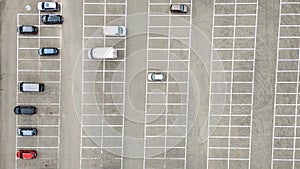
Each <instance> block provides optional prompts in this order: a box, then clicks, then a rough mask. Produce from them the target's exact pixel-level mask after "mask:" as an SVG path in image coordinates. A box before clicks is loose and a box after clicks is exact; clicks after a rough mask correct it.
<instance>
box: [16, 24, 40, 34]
mask: <svg viewBox="0 0 300 169" xmlns="http://www.w3.org/2000/svg"><path fill="white" fill-rule="evenodd" d="M17 32H19V34H37V33H38V28H37V27H35V26H32V25H21V26H18V28H17Z"/></svg>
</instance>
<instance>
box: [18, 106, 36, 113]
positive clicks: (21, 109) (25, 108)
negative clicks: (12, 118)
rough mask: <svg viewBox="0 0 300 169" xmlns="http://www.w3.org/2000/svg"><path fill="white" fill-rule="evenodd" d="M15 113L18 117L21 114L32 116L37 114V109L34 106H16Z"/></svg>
mask: <svg viewBox="0 0 300 169" xmlns="http://www.w3.org/2000/svg"><path fill="white" fill-rule="evenodd" d="M14 112H15V114H16V115H19V114H25V115H32V114H35V113H36V112H37V108H36V107H34V106H16V107H15V108H14Z"/></svg>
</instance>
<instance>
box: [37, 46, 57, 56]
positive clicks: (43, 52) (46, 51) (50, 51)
mask: <svg viewBox="0 0 300 169" xmlns="http://www.w3.org/2000/svg"><path fill="white" fill-rule="evenodd" d="M38 53H39V55H40V56H51V55H58V53H59V50H58V49H57V48H52V47H45V48H39V49H38Z"/></svg>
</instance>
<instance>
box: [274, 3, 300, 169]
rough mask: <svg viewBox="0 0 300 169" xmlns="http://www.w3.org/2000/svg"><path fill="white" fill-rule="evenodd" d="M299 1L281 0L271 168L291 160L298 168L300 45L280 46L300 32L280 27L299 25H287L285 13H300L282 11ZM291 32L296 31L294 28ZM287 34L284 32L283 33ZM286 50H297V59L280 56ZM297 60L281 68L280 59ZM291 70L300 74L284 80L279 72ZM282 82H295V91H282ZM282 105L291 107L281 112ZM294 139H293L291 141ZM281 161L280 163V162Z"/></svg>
mask: <svg viewBox="0 0 300 169" xmlns="http://www.w3.org/2000/svg"><path fill="white" fill-rule="evenodd" d="M296 4H300V2H297V1H296V0H294V1H293V0H292V1H289V2H283V1H282V0H280V8H279V26H278V35H277V36H278V41H277V61H276V77H275V98H274V116H273V139H272V162H271V168H272V169H273V168H278V167H280V166H282V165H281V163H284V162H290V163H289V166H287V167H291V168H297V166H296V165H297V164H296V163H297V162H298V161H299V159H297V158H298V157H297V151H298V149H297V140H298V139H299V137H297V135H298V134H297V131H298V128H299V126H297V125H298V124H297V123H298V117H299V115H298V105H299V100H298V97H297V95H298V94H299V81H300V80H299V75H300V72H299V70H298V69H299V67H300V61H299V59H300V54H299V52H300V50H299V47H298V48H294V47H287V48H281V47H280V44H281V43H282V41H284V40H286V39H296V40H297V41H298V40H299V39H300V37H299V36H297V35H294V34H296V33H294V34H290V35H289V36H285V35H282V34H281V33H283V32H281V29H287V30H288V28H297V27H300V25H284V24H283V23H285V22H287V21H288V20H287V18H286V17H282V16H295V17H299V13H293V12H288V13H287V12H285V13H283V10H282V8H284V6H285V5H296ZM291 33H293V32H292V31H291ZM283 34H284V33H283ZM290 43H291V45H290V46H292V45H294V46H300V44H299V42H296V41H295V42H290ZM283 51H296V52H297V54H293V58H295V59H289V60H285V59H282V58H280V57H281V52H283ZM288 62H290V63H297V69H296V70H293V68H291V67H283V68H280V64H281V63H288ZM290 73H296V75H297V78H296V79H293V80H289V81H281V80H280V79H279V78H278V77H279V75H285V76H287V77H288V76H289V74H290ZM282 85H296V88H295V89H296V91H295V92H291V93H290V92H289V91H287V90H282V91H280V86H282ZM289 96H290V97H292V96H296V97H295V101H294V102H291V103H285V102H284V101H283V99H282V97H289ZM282 106H285V107H286V108H289V109H290V110H289V112H290V114H287V115H282V114H280V111H281V109H282V108H283V107H282ZM288 119H290V120H291V122H290V123H284V121H287V120H288ZM281 130H285V132H291V133H292V136H285V135H283V134H282V132H280V131H281ZM278 134H280V136H277V135H278ZM290 140H291V141H292V142H291V141H290ZM287 141H288V143H287V145H286V146H285V147H279V146H278V144H276V143H281V142H282V143H283V142H287ZM283 152H291V153H292V155H291V156H284V155H280V153H283ZM279 165H280V166H279Z"/></svg>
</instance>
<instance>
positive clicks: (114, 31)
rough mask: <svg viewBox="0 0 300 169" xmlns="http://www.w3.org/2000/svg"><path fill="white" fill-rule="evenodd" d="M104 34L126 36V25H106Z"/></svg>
mask: <svg viewBox="0 0 300 169" xmlns="http://www.w3.org/2000/svg"><path fill="white" fill-rule="evenodd" d="M103 35H104V36H126V28H125V26H104V27H103Z"/></svg>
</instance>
